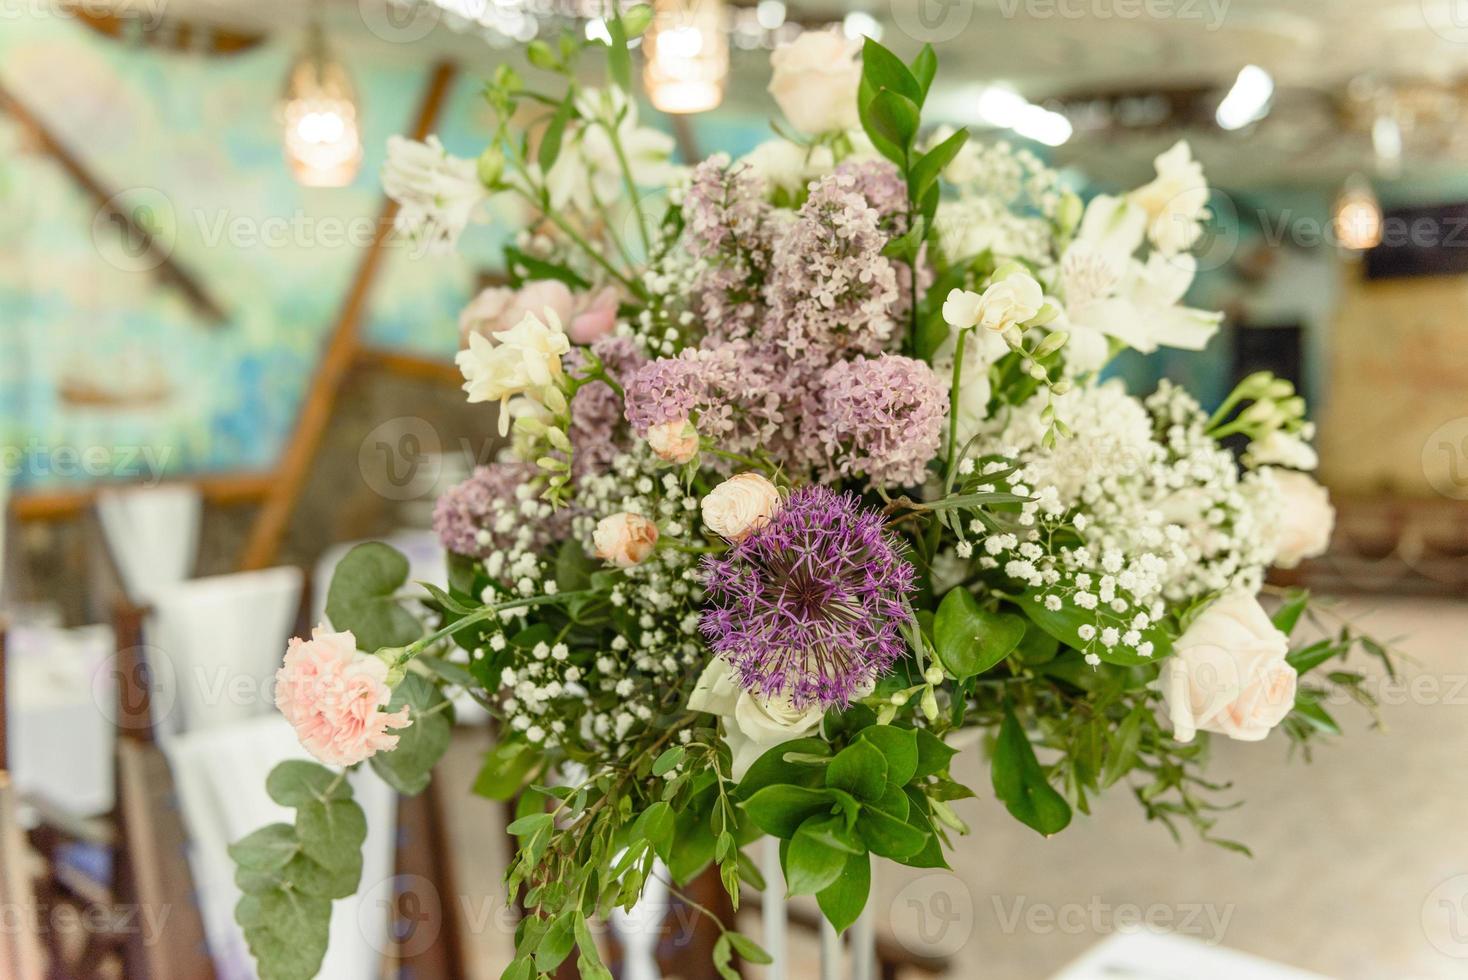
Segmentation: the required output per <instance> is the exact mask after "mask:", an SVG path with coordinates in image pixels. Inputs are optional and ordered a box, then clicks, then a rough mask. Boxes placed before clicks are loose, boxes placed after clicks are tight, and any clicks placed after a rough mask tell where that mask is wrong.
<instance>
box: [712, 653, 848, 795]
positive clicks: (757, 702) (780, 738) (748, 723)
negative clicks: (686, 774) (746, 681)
mask: <svg viewBox="0 0 1468 980" xmlns="http://www.w3.org/2000/svg"><path fill="white" fill-rule="evenodd" d="M688 707H689V709H690V710H692V711H705V712H708V713H709V714H712V715H718V716H719V717H720V718H721V719H723V722H724V741H725V743H727V744H728V746H729V751H730V753H731V754H732V755H733V757H734V762H733V768H732V775H733V777H734V779H735V781H738V780H740V779H743V778H744V774H745V773H746V772H748V771H749V767H750V766H752V765H754V763H755V760H757V759H758V758H759V757H760V756H762V755H764V754H765V752H767V751H769V750H770V749H772V748H774V747H775V746H777V745H783V744H784V743H786V742H790V741H793V740H795V739H797V738H804V737H805V736H807V735H809V734H810V733H811V732H813V731H815V730H816V728H817V726H819V725H820V723H821V708H820V705H819V704H812V705H811V706H809V707H807V708H796V707H793V706H792V705H791V704H790V700H789V699H788V698H784V697H782V698H772V699H771V698H762V697H760V696H759V695H757V694H751V693H750V692H748V691H746V690H743V689H742V688H741V687H740V686H739V683H738V681H736V680H735V678H734V671H733V669H732V668H730V666H729V663H728V661H726V660H725V659H724V658H723V657H714V658H713V659H712V660H710V661H709V664H708V666H707V667H705V668H704V671H703V674H702V675H701V676H700V677H699V678H698V683H697V684H696V685H695V686H694V688H693V693H692V694H691V695H689V697H688Z"/></svg>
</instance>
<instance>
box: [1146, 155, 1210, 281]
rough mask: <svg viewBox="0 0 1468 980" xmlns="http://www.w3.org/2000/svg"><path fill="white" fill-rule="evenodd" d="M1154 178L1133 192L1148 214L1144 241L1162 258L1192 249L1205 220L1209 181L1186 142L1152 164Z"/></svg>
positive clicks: (1160, 156) (1201, 231)
mask: <svg viewBox="0 0 1468 980" xmlns="http://www.w3.org/2000/svg"><path fill="white" fill-rule="evenodd" d="M1153 163H1154V165H1155V166H1156V168H1157V176H1156V178H1154V179H1153V180H1152V181H1151V182H1150V183H1148V184H1146V185H1145V186H1143V187H1139V188H1137V189H1136V190H1135V191H1132V193H1131V195H1130V197H1131V200H1132V201H1133V202H1135V203H1136V204H1137V205H1138V206H1140V207H1141V208H1142V210H1143V211H1145V212H1146V213H1147V237H1148V238H1149V239H1150V240H1151V242H1152V245H1153V247H1154V248H1156V249H1157V250H1158V251H1160V252H1162V253H1163V254H1164V255H1176V254H1177V253H1179V252H1182V251H1185V250H1186V249H1189V248H1192V247H1193V244H1194V243H1195V242H1197V240H1198V236H1199V235H1201V234H1202V233H1203V221H1204V220H1205V219H1206V218H1207V217H1208V181H1207V179H1206V178H1205V177H1204V176H1203V165H1202V164H1200V163H1199V162H1198V161H1196V160H1194V159H1193V151H1192V149H1191V148H1190V147H1189V146H1188V142H1187V140H1178V141H1177V142H1176V143H1175V144H1173V146H1172V148H1171V149H1169V150H1168V151H1167V152H1165V153H1162V154H1160V155H1159V156H1158V157H1157V158H1156V160H1154V161H1153Z"/></svg>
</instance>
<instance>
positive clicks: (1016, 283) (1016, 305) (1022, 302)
mask: <svg viewBox="0 0 1468 980" xmlns="http://www.w3.org/2000/svg"><path fill="white" fill-rule="evenodd" d="M1044 305H1045V291H1044V290H1043V289H1041V288H1040V284H1039V283H1038V282H1036V281H1035V280H1034V278H1033V277H1032V276H1030V275H1029V273H1026V272H1015V273H1012V274H1010V275H1008V276H1006V277H1005V278H1003V279H1000V280H998V281H997V282H993V283H990V284H989V287H988V288H987V289H985V290H984V292H983V294H982V295H981V294H979V293H975V292H973V291H971V290H967V289H955V290H953V291H952V292H950V293H949V294H948V298H947V299H945V300H944V301H943V319H944V321H946V322H947V323H948V325H949V326H951V327H953V328H955V329H957V330H966V329H968V328H969V327H983V328H984V329H986V330H992V331H993V332H995V333H996V334H999V333H1003V332H1004V331H1006V330H1008V329H1009V328H1010V327H1013V326H1018V325H1019V324H1022V323H1024V322H1025V321H1027V320H1032V319H1034V317H1035V315H1036V314H1037V313H1039V312H1040V307H1042V306H1044Z"/></svg>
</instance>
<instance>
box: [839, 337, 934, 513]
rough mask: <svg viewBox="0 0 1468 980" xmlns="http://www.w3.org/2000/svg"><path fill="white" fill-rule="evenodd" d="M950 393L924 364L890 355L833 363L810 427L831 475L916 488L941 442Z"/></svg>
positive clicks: (908, 358)
mask: <svg viewBox="0 0 1468 980" xmlns="http://www.w3.org/2000/svg"><path fill="white" fill-rule="evenodd" d="M947 415H948V389H947V386H945V385H944V384H943V382H942V381H941V380H940V379H939V378H938V375H937V374H935V373H934V371H933V369H932V368H930V367H929V366H928V365H927V364H925V363H924V362H922V361H916V360H913V359H912V358H910V357H900V356H897V355H894V354H883V355H882V356H881V357H877V358H865V357H861V358H857V359H856V360H854V361H839V362H837V363H836V364H833V365H832V366H831V367H830V368H828V369H827V370H826V373H825V375H824V376H823V377H822V385H821V408H820V411H819V412H818V413H817V414H816V416H815V417H814V419H812V420H811V421H812V423H813V424H814V427H815V434H816V436H817V438H819V439H820V440H821V442H822V443H823V444H824V445H825V448H826V457H827V459H828V460H829V461H830V462H829V464H828V465H829V466H830V467H831V469H832V475H836V474H837V473H839V474H840V475H846V476H849V475H854V474H865V475H866V476H867V478H868V479H870V480H871V481H872V482H873V483H876V484H881V485H886V486H891V485H896V486H910V485H912V484H915V483H921V482H922V479H923V474H924V472H925V471H926V469H927V466H928V461H929V460H931V459H932V458H933V457H934V456H936V455H937V454H938V449H939V447H940V446H941V445H942V442H943V420H944V419H945V418H946V417H947Z"/></svg>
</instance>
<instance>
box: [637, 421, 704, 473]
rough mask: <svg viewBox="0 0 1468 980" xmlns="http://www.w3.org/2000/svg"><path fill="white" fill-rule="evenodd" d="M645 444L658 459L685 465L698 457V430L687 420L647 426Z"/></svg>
mask: <svg viewBox="0 0 1468 980" xmlns="http://www.w3.org/2000/svg"><path fill="white" fill-rule="evenodd" d="M647 444H648V445H649V446H651V447H652V451H653V452H654V453H657V456H658V459H661V460H666V461H667V462H669V463H679V464H682V463H686V462H688V461H689V460H690V459H692V458H693V457H695V456H697V455H698V430H697V429H695V428H694V427H693V425H692V424H691V423H690V422H689V421H688V420H687V419H679V420H677V421H674V422H662V423H660V424H658V425H653V426H649V427H648V430H647Z"/></svg>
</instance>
